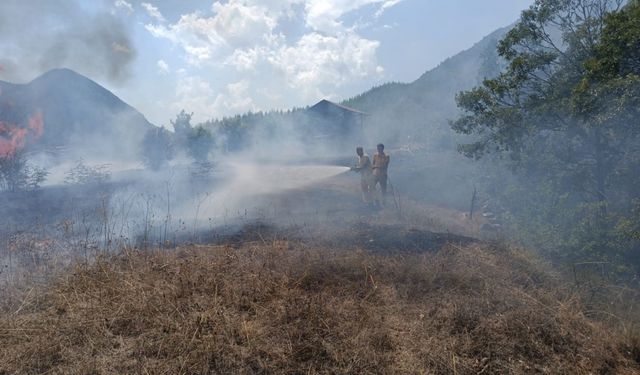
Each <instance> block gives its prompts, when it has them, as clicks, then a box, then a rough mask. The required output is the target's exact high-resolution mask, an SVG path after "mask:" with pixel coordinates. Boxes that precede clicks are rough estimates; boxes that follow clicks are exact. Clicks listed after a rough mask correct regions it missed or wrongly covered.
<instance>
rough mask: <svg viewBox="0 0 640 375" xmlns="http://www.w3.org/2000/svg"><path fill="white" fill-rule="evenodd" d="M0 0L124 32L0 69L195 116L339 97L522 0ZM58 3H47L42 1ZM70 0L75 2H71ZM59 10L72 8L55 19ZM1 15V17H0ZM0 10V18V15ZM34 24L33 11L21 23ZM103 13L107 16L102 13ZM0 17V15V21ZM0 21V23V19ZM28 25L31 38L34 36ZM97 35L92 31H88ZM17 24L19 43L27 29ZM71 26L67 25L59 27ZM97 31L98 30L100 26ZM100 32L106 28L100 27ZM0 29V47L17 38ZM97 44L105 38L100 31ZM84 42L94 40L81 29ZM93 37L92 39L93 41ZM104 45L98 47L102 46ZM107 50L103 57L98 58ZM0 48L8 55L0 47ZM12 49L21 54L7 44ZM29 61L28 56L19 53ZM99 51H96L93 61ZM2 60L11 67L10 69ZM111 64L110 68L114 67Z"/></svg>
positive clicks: (477, 32)
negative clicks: (87, 81) (80, 79)
mask: <svg viewBox="0 0 640 375" xmlns="http://www.w3.org/2000/svg"><path fill="white" fill-rule="evenodd" d="M23 3H27V2H21V1H18V0H3V2H2V3H0V13H2V12H4V13H5V14H6V15H7V16H6V17H9V16H11V17H12V18H20V15H21V12H23V13H24V16H25V17H26V16H31V17H33V14H34V12H36V13H37V12H41V13H42V14H40V15H39V17H40V19H43V20H46V21H47V22H42V23H41V24H43V25H48V26H47V27H50V28H51V32H52V35H55V32H53V31H54V30H57V29H59V28H60V27H61V25H67V26H66V27H68V28H70V29H71V30H73V28H74V27H75V26H74V25H75V23H78V24H82V25H83V27H87V25H86V21H84V23H83V21H82V19H83V18H86V17H88V16H87V15H92V16H94V15H95V16H98V15H100V14H104V15H107V16H108V17H110V18H112V19H114V20H112V21H114V23H113V25H116V26H110V27H112V28H113V27H120V28H122V32H123V33H124V34H125V35H126V39H123V41H122V42H120V39H122V35H121V34H117V35H116V36H112V35H110V36H109V37H113V38H120V39H118V40H117V41H116V42H113V43H110V44H106V45H107V47H108V48H107V50H108V49H109V48H110V49H112V51H106V52H105V51H104V48H103V49H102V50H99V51H97V53H95V54H94V55H93V56H96V57H95V58H94V59H93V61H92V62H91V63H90V64H87V63H86V59H75V58H74V54H73V53H69V54H68V55H65V56H64V58H61V59H57V60H55V62H52V63H50V64H43V63H42V57H38V56H33V55H34V54H36V55H37V53H38V51H39V50H43V48H42V47H39V48H33V51H29V53H28V54H26V53H23V55H24V57H22V58H19V57H15V58H14V59H13V61H11V60H9V61H6V62H3V61H2V60H0V64H4V65H5V67H4V69H3V71H2V72H0V79H3V80H11V79H12V78H15V79H14V80H20V79H22V80H27V77H28V78H33V77H34V76H36V75H37V74H40V73H42V70H44V69H45V67H46V68H50V67H52V66H51V65H54V66H55V65H64V66H66V67H69V68H72V69H74V70H77V71H78V72H80V73H83V74H86V75H88V76H89V77H90V78H92V79H94V80H96V81H98V82H99V83H101V84H102V85H104V86H105V87H107V88H109V89H110V90H112V91H114V92H115V93H116V94H117V95H118V96H120V97H121V98H122V99H123V100H125V101H127V102H128V103H129V104H131V105H133V106H134V107H136V108H137V109H139V110H140V111H141V112H142V113H143V114H145V116H147V118H148V119H149V120H150V121H152V122H153V123H155V124H157V125H165V126H166V125H167V124H168V123H169V119H170V118H172V117H173V116H174V115H175V114H176V113H177V112H178V111H179V110H180V109H182V108H184V109H185V110H187V111H189V112H194V118H195V120H196V121H201V120H205V119H207V118H212V117H220V116H228V115H233V114H236V113H242V112H246V111H249V110H252V111H256V110H268V109H286V108H291V107H296V106H305V105H309V104H313V103H315V102H316V101H318V100H320V99H322V98H329V99H332V100H341V99H345V98H348V97H350V96H353V95H357V94H359V93H361V92H362V91H365V90H367V89H368V88H370V87H372V86H374V85H378V84H381V83H383V82H387V81H404V82H408V81H412V80H414V79H416V78H418V77H419V76H420V75H421V74H422V73H424V72H425V71H427V70H429V69H431V68H433V67H435V66H436V65H437V64H438V63H440V62H441V61H443V60H444V59H446V58H447V57H449V56H451V55H454V54H456V53H457V52H460V51H462V50H464V49H467V48H469V47H471V46H472V45H473V44H474V43H475V42H477V41H479V40H480V39H481V38H482V37H483V36H485V35H487V34H489V33H491V32H492V31H494V30H495V29H497V28H499V27H504V26H507V25H509V24H511V23H512V22H514V21H516V20H517V18H518V16H519V14H520V12H521V11H522V10H523V9H525V8H527V7H528V6H529V5H530V4H531V3H532V1H531V0H482V1H480V0H453V1H451V0H447V1H445V0H216V1H213V0H190V1H186V0H183V1H170V0H155V1H154V0H94V1H79V0H78V1H77V2H75V3H74V2H73V1H72V0H34V1H32V2H29V5H21V4H23ZM55 3H59V4H61V6H63V7H64V8H67V9H66V11H65V12H64V13H63V12H61V11H60V12H59V13H58V14H55V12H56V10H55V7H54V6H52V4H55ZM69 4H75V5H76V6H77V7H78V8H81V9H78V10H74V11H73V12H70V8H71V7H72V6H71V5H69ZM68 14H75V18H73V19H69V20H66V19H65V17H67V16H66V15H68ZM0 18H1V17H0ZM0 21H1V20H0ZM32 24H34V23H32ZM110 25H111V24H110ZM0 29H1V26H0ZM0 31H1V30H0ZM46 32H47V30H42V31H41V34H38V33H36V32H32V33H31V34H28V35H32V38H33V39H34V41H33V43H34V44H35V45H37V44H38V42H39V41H40V44H42V42H41V40H42V39H43V35H44V34H42V33H46ZM96 34H98V35H102V34H99V33H96ZM28 35H27V36H25V35H20V45H22V46H24V45H29V43H30V42H29V40H28V39H27V38H28V37H29V36H28ZM67 35H73V32H71V31H69V32H67ZM103 39H104V38H103ZM107 39H108V37H107ZM7 40H8V38H5V42H4V44H2V42H0V51H2V49H4V50H5V52H6V51H9V50H10V47H13V49H15V48H16V45H18V42H17V41H16V42H15V43H14V44H13V45H12V44H11V41H10V40H9V41H7ZM103 44H104V43H103ZM80 45H81V47H76V48H83V49H88V50H89V51H90V50H91V49H92V48H94V43H92V42H87V41H86V40H82V41H81V43H80ZM98 47H99V43H98V44H95V48H98ZM105 53H106V54H107V55H106V57H102V56H104V54H105ZM109 53H113V54H118V56H119V57H120V59H119V60H116V61H115V62H114V63H113V64H121V65H123V67H122V69H126V73H127V74H104V71H105V69H107V70H110V71H116V72H119V70H118V69H120V68H121V66H119V65H118V66H116V67H115V68H114V67H113V66H111V65H107V68H105V67H104V66H105V65H104V64H98V63H99V62H100V61H99V59H100V58H105V59H108V58H109V57H110V56H109ZM3 55H7V53H4V54H3ZM14 56H20V55H15V54H14ZM30 58H31V59H32V60H33V61H39V63H38V64H36V63H32V64H29V59H30ZM96 60H98V61H96ZM12 67H13V69H12ZM114 69H115V70H114Z"/></svg>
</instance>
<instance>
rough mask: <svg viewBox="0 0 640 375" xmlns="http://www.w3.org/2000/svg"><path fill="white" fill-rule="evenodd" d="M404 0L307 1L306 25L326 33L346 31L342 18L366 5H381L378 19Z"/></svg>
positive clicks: (377, 15)
mask: <svg viewBox="0 0 640 375" xmlns="http://www.w3.org/2000/svg"><path fill="white" fill-rule="evenodd" d="M401 1H402V0H306V2H305V10H306V23H307V26H309V27H310V28H311V29H313V30H315V31H321V32H324V33H338V32H342V31H344V25H343V24H342V22H341V21H340V17H342V16H343V15H345V14H347V13H349V12H351V11H354V10H356V9H359V8H362V7H363V6H365V5H371V4H380V7H379V8H378V10H377V11H376V17H379V16H380V15H382V13H383V12H384V11H385V10H387V9H389V8H391V7H392V6H394V5H396V4H398V3H399V2H401Z"/></svg>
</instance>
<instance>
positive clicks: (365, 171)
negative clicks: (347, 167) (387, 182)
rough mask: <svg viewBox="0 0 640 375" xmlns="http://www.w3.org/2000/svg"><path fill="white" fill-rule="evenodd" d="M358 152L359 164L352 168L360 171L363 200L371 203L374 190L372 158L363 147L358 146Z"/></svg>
mask: <svg viewBox="0 0 640 375" xmlns="http://www.w3.org/2000/svg"><path fill="white" fill-rule="evenodd" d="M356 154H357V155H358V164H357V165H356V166H355V167H353V168H351V170H354V171H356V172H359V173H360V188H361V189H362V201H363V202H364V203H366V204H370V203H371V201H372V195H371V192H372V191H373V187H374V182H373V171H372V170H371V160H370V159H369V156H368V155H366V154H365V153H364V150H363V149H362V147H357V148H356Z"/></svg>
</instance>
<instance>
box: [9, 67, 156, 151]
mask: <svg viewBox="0 0 640 375" xmlns="http://www.w3.org/2000/svg"><path fill="white" fill-rule="evenodd" d="M38 111H39V112H41V113H42V116H43V120H44V133H43V135H42V137H41V138H40V139H38V140H37V142H36V143H34V144H32V145H31V146H30V147H31V149H32V150H35V151H38V150H50V149H68V150H71V151H72V152H74V153H79V154H80V156H82V154H83V153H85V152H84V151H90V152H88V155H86V156H87V157H91V156H119V157H125V158H129V157H132V156H133V154H135V150H133V149H132V147H133V145H134V144H133V143H134V142H136V141H138V140H140V139H141V138H142V136H143V135H144V133H145V131H146V130H147V129H149V128H150V127H151V126H153V125H152V124H151V123H150V122H149V121H147V119H146V118H145V117H144V116H143V115H142V114H141V113H140V112H138V111H137V110H136V109H135V108H133V107H131V106H130V105H128V104H127V103H125V102H124V101H122V100H121V99H120V98H118V97H117V96H116V95H114V94H113V93H112V92H110V91H109V90H107V89H105V88H104V87H102V86H100V85H99V84H97V83H96V82H94V81H93V80H91V79H89V78H87V77H85V76H83V75H81V74H78V73H76V72H74V71H73V70H70V69H54V70H51V71H48V72H46V73H44V74H43V75H41V76H39V77H37V78H35V79H34V80H32V81H31V82H29V83H27V84H13V83H9V82H3V81H0V120H2V121H5V122H10V123H14V124H24V123H25V121H26V119H27V118H28V117H29V116H31V115H32V114H33V113H35V112H38Z"/></svg>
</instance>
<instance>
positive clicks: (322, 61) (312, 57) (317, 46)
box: [270, 31, 382, 89]
mask: <svg viewBox="0 0 640 375" xmlns="http://www.w3.org/2000/svg"><path fill="white" fill-rule="evenodd" d="M379 45H380V43H379V42H378V41H375V40H368V39H364V38H361V37H360V36H358V35H357V34H355V33H354V32H352V31H348V32H345V33H342V34H340V35H338V36H327V35H322V34H320V33H310V34H307V35H304V36H303V37H302V38H301V39H300V40H299V41H298V42H297V43H296V44H295V45H294V46H288V47H282V48H281V49H280V50H279V51H278V52H277V53H276V54H275V55H274V56H272V57H270V62H271V63H272V64H273V65H274V66H275V67H277V68H278V69H280V70H282V71H283V72H285V73H286V77H287V83H288V84H289V85H290V86H291V87H293V88H300V89H304V88H305V87H317V86H321V85H328V86H334V87H339V86H341V85H343V84H345V83H346V82H348V81H350V80H352V79H354V78H356V79H357V78H363V77H366V76H368V75H372V74H379V73H381V72H382V67H380V66H378V65H377V64H376V50H377V48H378V46H379Z"/></svg>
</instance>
